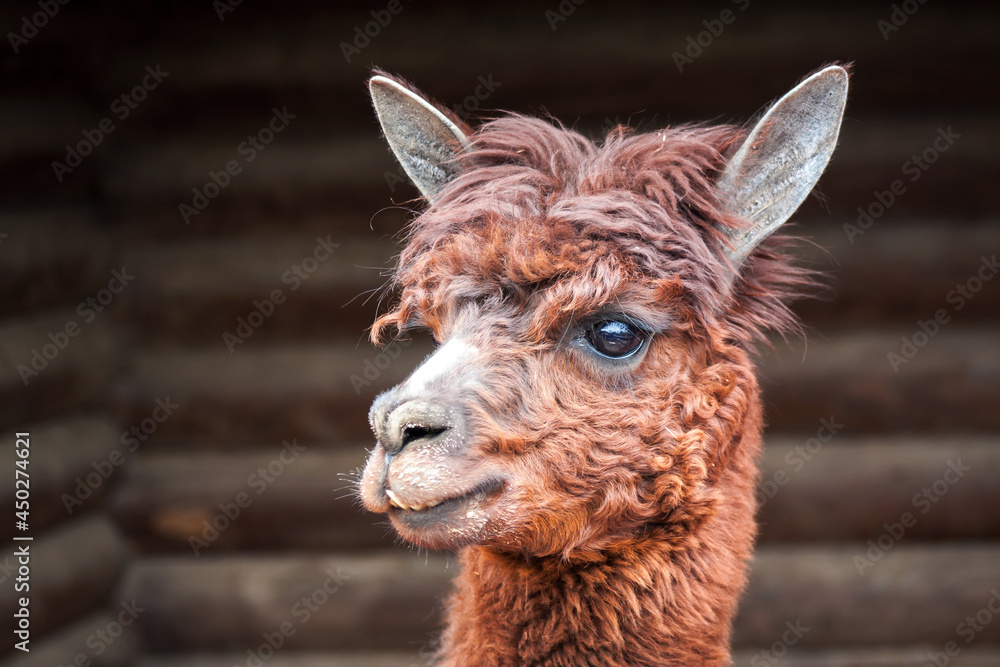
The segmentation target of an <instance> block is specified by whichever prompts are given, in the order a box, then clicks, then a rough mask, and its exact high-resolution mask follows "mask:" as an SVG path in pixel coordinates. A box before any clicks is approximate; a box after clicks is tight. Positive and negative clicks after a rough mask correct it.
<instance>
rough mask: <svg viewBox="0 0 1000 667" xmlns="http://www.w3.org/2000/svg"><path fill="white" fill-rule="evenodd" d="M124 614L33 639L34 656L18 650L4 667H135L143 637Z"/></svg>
mask: <svg viewBox="0 0 1000 667" xmlns="http://www.w3.org/2000/svg"><path fill="white" fill-rule="evenodd" d="M121 612H122V610H121V609H116V610H113V611H106V610H101V611H97V612H94V613H93V614H90V615H89V616H86V617H84V618H83V619H81V620H79V621H76V622H75V623H73V624H71V625H69V626H66V627H65V628H61V629H60V630H59V631H58V632H56V633H54V634H53V635H52V636H50V637H48V638H46V639H43V640H41V641H39V642H37V643H36V642H35V641H34V640H33V641H32V643H31V652H30V653H27V654H22V653H20V652H17V651H15V652H14V653H12V654H10V655H8V656H7V658H6V662H4V665H6V666H7V667H37V666H38V665H53V666H56V667H59V666H62V665H65V666H66V667H70V666H71V665H84V664H89V667H130V666H131V665H135V664H136V660H137V659H138V656H139V650H140V649H141V644H142V638H141V637H140V636H139V629H138V625H137V624H135V623H133V622H131V621H130V620H129V616H128V615H127V614H126V615H125V616H121ZM140 613H141V612H140ZM119 616H121V619H120V618H119ZM122 620H125V621H126V622H129V623H130V625H128V626H125V625H123V624H122ZM119 628H120V629H119ZM81 656H82V658H81ZM227 667H228V666H227Z"/></svg>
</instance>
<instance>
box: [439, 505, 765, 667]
mask: <svg viewBox="0 0 1000 667" xmlns="http://www.w3.org/2000/svg"><path fill="white" fill-rule="evenodd" d="M742 509H743V510H744V512H745V511H746V510H747V509H749V511H751V512H752V507H749V503H747V507H743V508H742ZM744 512H737V513H738V514H742V513H744ZM736 518H737V517H733V516H732V515H729V516H728V517H725V515H723V516H719V515H717V517H716V518H713V520H712V521H710V522H709V523H708V524H706V525H703V526H701V528H700V530H699V533H700V534H699V535H698V536H697V537H696V539H695V540H694V541H693V543H695V544H699V545H701V546H699V548H694V547H693V546H692V547H688V548H683V547H681V548H679V547H678V545H677V544H676V541H668V540H665V539H663V540H657V538H656V537H655V536H649V537H643V538H637V539H634V540H631V541H629V542H624V543H619V544H616V545H615V546H614V547H613V548H610V549H607V550H605V551H603V552H602V553H600V554H598V555H595V556H594V557H593V558H591V559H588V560H587V561H586V562H585V561H583V560H579V561H576V562H568V563H567V562H565V561H563V560H562V559H560V558H558V557H553V558H540V559H526V558H524V557H523V556H515V555H509V554H498V553H496V552H493V551H491V550H489V549H487V548H484V547H470V548H467V549H465V550H464V551H463V552H462V554H461V564H462V570H461V572H460V574H459V575H458V577H457V579H456V584H455V592H454V593H453V595H452V598H451V600H450V604H449V609H448V628H447V630H446V632H445V636H444V641H443V646H442V654H443V656H444V661H443V662H442V667H458V666H459V665H461V666H462V667H480V666H482V667H485V666H487V665H489V666H491V667H500V666H510V667H514V666H517V667H528V666H532V667H542V666H545V667H584V666H588V665H601V666H602V667H605V666H607V667H616V666H619V665H620V666H624V665H629V666H630V667H635V666H637V665H649V666H652V665H657V666H664V665H728V664H729V632H730V625H731V621H732V617H733V614H734V612H735V608H736V601H737V598H738V597H739V594H740V592H741V590H742V588H743V585H744V582H745V574H744V569H745V568H744V561H745V559H746V558H747V557H748V556H749V552H750V547H751V543H752V540H753V534H752V533H753V528H752V524H753V522H752V520H750V521H747V517H745V516H744V517H742V519H743V521H742V525H743V527H742V530H740V528H741V527H740V525H739V524H740V523H741V522H740V521H736V520H734V519H736ZM726 530H729V531H735V532H730V533H728V534H726V533H725V532H724V531H726ZM689 537H694V536H693V535H692V536H689ZM706 540H707V542H706ZM720 540H721V542H720ZM713 542H714V544H713ZM707 545H711V547H709V546H707Z"/></svg>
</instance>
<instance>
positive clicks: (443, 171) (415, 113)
mask: <svg viewBox="0 0 1000 667" xmlns="http://www.w3.org/2000/svg"><path fill="white" fill-rule="evenodd" d="M368 88H369V90H370V91H371V96H372V102H373V103H374V105H375V112H376V113H377V114H378V120H379V123H381V124H382V131H383V132H384V133H385V138H386V141H388V142H389V147H390V148H391V149H392V152H393V153H394V154H395V155H396V159H397V160H399V163H400V164H401V165H402V166H403V169H404V170H405V171H406V174H407V175H408V176H409V177H410V180H411V181H413V184H414V185H416V186H417V188H418V189H419V190H420V192H421V193H422V194H423V195H424V197H426V198H427V200H428V201H431V202H433V201H434V199H435V198H436V196H437V194H438V192H440V191H441V188H443V187H444V186H445V184H446V183H448V181H450V180H451V179H452V178H454V176H455V174H456V173H457V171H458V165H457V163H456V160H455V158H456V157H457V156H458V154H459V153H461V152H462V151H463V150H465V149H466V148H468V147H469V140H468V138H467V137H466V136H465V134H464V133H463V132H462V131H461V130H460V129H459V128H458V127H457V126H456V125H455V124H454V123H453V122H451V121H450V120H448V117H447V116H445V115H444V114H443V113H441V112H440V111H439V110H438V109H437V108H436V107H435V106H434V105H433V104H431V103H430V102H428V101H427V100H425V99H423V98H422V97H420V96H419V95H417V94H416V93H414V92H412V91H410V90H408V89H407V88H404V87H403V86H401V85H399V84H398V83H396V82H395V81H393V80H392V79H389V78H386V77H384V76H374V77H372V79H371V81H370V82H369V83H368Z"/></svg>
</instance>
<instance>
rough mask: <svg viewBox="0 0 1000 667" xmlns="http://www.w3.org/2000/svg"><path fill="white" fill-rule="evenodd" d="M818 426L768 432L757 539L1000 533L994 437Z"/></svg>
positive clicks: (999, 472)
mask: <svg viewBox="0 0 1000 667" xmlns="http://www.w3.org/2000/svg"><path fill="white" fill-rule="evenodd" d="M818 428H819V427H818ZM820 435H821V436H822V437H823V438H824V439H825V440H829V443H827V444H825V443H823V442H822V441H821V440H820V438H819V437H816V434H812V435H811V436H809V437H808V438H806V437H803V438H800V439H791V438H788V437H782V438H778V437H774V438H767V439H766V440H765V449H764V458H763V461H762V465H761V468H762V474H761V482H760V484H759V485H758V498H759V499H760V502H761V510H760V513H759V519H760V524H761V540H763V541H765V542H771V541H785V540H817V541H851V540H858V541H862V542H863V541H865V540H869V539H871V540H878V539H884V537H883V536H884V535H885V533H886V532H887V530H889V529H891V530H893V531H897V532H898V531H899V529H900V528H899V527H900V526H901V525H902V526H903V528H902V533H901V535H902V536H905V537H901V539H905V540H906V542H907V543H910V542H913V541H919V540H952V539H954V540H970V539H1000V516H997V513H996V512H983V511H982V508H984V507H996V506H997V505H1000V485H998V484H997V480H1000V439H998V438H995V437H988V438H984V437H981V438H976V437H971V438H969V437H966V438H962V437H954V436H952V437H940V438H937V439H930V438H926V437H924V438H921V437H907V436H893V437H890V438H886V439H858V438H852V437H850V436H847V435H839V436H834V438H835V439H830V437H829V434H828V433H827V432H823V433H821V434H820ZM904 524H905V525H904ZM887 526H888V527H889V528H887Z"/></svg>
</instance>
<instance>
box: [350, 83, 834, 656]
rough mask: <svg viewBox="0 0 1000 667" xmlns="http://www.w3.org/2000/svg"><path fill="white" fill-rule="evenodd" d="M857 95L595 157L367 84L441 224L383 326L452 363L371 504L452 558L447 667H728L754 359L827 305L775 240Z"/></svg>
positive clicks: (399, 394) (408, 394) (423, 378)
mask: <svg viewBox="0 0 1000 667" xmlns="http://www.w3.org/2000/svg"><path fill="white" fill-rule="evenodd" d="M847 79H848V74H847V71H846V70H845V69H844V68H842V67H838V66H831V67H827V68H826V69H823V70H821V71H818V72H816V73H814V74H813V75H811V76H810V77H808V78H806V79H805V80H804V81H802V82H801V83H800V84H799V85H798V86H796V87H795V88H794V89H792V90H791V91H790V92H789V93H788V94H786V95H785V96H784V97H782V98H781V99H780V100H779V101H778V102H777V103H775V104H774V105H773V106H772V107H771V108H770V109H769V110H768V111H767V112H766V114H765V115H764V116H763V117H762V118H761V120H760V121H759V122H758V123H757V124H756V125H754V126H753V127H752V128H750V129H741V128H737V127H731V126H722V127H708V126H703V125H690V126H683V127H675V128H670V129H665V130H662V131H659V132H652V133H646V134H634V133H631V132H630V131H628V130H627V129H626V128H622V127H619V128H616V129H614V130H612V131H611V132H610V133H609V134H608V135H607V137H606V139H605V140H604V141H603V142H602V143H601V144H595V143H593V142H591V141H590V140H588V139H586V138H584V137H583V136H581V135H580V134H578V133H576V132H573V131H570V130H567V129H565V128H564V127H562V126H557V125H554V124H552V123H550V122H547V121H543V120H540V119H536V118H530V117H524V116H521V115H516V114H507V115H503V116H501V117H499V118H497V119H494V120H491V121H489V122H486V123H485V124H483V125H482V126H481V127H480V128H478V129H477V130H475V131H473V129H472V128H471V127H469V126H468V125H466V124H465V123H464V122H463V121H461V120H460V119H458V118H457V117H456V116H455V115H453V114H452V113H450V112H449V111H448V110H447V109H446V108H445V107H443V106H440V105H437V104H435V103H434V102H432V101H430V100H428V98H426V97H425V96H423V95H421V94H420V93H419V92H418V91H417V90H416V89H415V88H413V87H411V86H410V85H409V84H407V83H405V82H404V81H402V80H400V79H397V78H393V77H391V76H388V75H386V74H383V73H381V72H378V71H376V73H375V75H374V76H373V77H372V78H371V80H370V82H369V88H370V92H371V95H372V98H373V102H374V106H375V110H376V113H377V116H378V119H379V121H380V123H381V125H382V130H383V132H384V134H385V137H386V140H387V141H388V144H389V146H390V148H391V149H392V151H393V153H394V154H395V156H396V158H397V159H398V160H399V161H400V162H401V163H402V166H403V168H404V169H405V171H406V172H407V174H408V175H409V177H410V178H411V179H412V180H413V182H414V184H415V185H416V186H417V188H418V189H419V190H420V192H421V193H422V195H423V196H424V198H426V200H427V201H428V203H429V207H428V208H427V209H426V210H425V211H424V212H423V213H422V214H420V215H419V216H418V217H416V219H415V220H414V221H413V223H412V227H411V229H410V233H409V236H408V239H407V243H406V245H405V248H404V249H403V251H402V253H401V255H400V257H399V262H398V267H397V268H396V271H395V273H394V280H393V284H394V286H395V288H396V290H397V294H398V295H397V297H396V301H395V302H394V305H393V306H392V308H391V309H390V311H389V312H387V313H385V314H383V315H381V316H380V317H379V318H378V319H377V320H376V322H375V324H374V325H373V327H372V338H373V340H374V341H380V340H383V339H385V337H386V334H388V333H392V332H394V333H395V335H397V336H398V335H402V334H405V332H407V331H409V330H411V329H414V328H421V329H426V330H429V332H430V333H431V334H432V336H433V338H434V340H435V342H436V343H437V345H438V347H437V348H436V349H435V351H434V352H433V353H432V354H431V355H430V356H429V357H428V358H427V359H426V360H425V361H424V362H423V363H422V364H421V365H420V366H419V367H418V368H417V369H416V370H415V371H414V372H413V373H412V374H411V375H410V376H409V377H408V378H407V379H406V380H405V381H404V382H402V383H401V384H399V385H398V386H396V387H395V388H393V389H391V390H389V391H387V392H384V393H382V394H381V395H380V396H378V397H377V398H376V400H375V402H374V404H373V405H372V408H371V412H370V415H369V419H370V422H371V426H372V429H373V431H374V432H375V436H376V439H377V444H376V446H375V448H374V450H373V451H372V452H371V454H370V457H369V459H368V462H367V464H366V465H365V468H364V471H363V473H362V477H361V482H360V489H359V493H360V497H361V500H362V503H363V504H364V506H365V507H366V508H367V509H368V510H371V511H373V512H378V513H388V515H389V518H390V520H391V522H392V524H393V526H394V528H395V529H396V531H397V532H398V533H399V535H400V536H401V537H402V538H403V539H404V540H406V541H407V542H409V543H411V544H413V545H417V546H419V547H424V548H431V549H452V550H457V551H458V552H459V556H458V558H459V564H460V570H459V572H458V574H457V576H456V579H455V582H454V585H453V586H454V590H453V591H452V593H451V594H450V597H449V598H448V600H447V603H446V614H445V615H446V618H445V622H446V627H445V630H444V633H443V636H442V638H441V643H440V648H439V656H438V659H439V664H440V665H442V667H473V666H487V665H489V666H512V667H513V666H529V665H530V666H547V667H580V666H589V665H593V666H595V667H596V666H598V665H599V666H601V667H614V666H619V665H630V666H636V665H644V666H653V665H656V666H657V667H661V666H663V665H688V666H690V665H727V664H729V661H730V648H729V641H730V632H731V625H732V618H733V615H734V612H735V609H736V606H737V600H738V598H739V596H740V594H741V592H742V590H743V588H744V586H745V583H746V570H747V562H748V559H749V557H750V555H751V550H752V546H753V542H754V539H755V534H756V525H755V520H754V511H755V501H754V489H755V483H756V479H757V474H758V473H757V465H756V461H757V458H758V455H759V453H760V447H761V429H762V409H761V401H760V392H759V388H758V384H757V381H756V378H755V373H754V366H753V361H752V348H753V346H754V344H755V342H758V341H761V340H762V339H763V336H764V332H765V331H766V330H776V331H778V332H781V333H786V332H795V331H797V330H798V328H799V325H798V324H797V321H796V319H795V317H794V316H793V314H792V313H791V311H790V310H789V309H788V305H787V304H788V301H789V300H790V299H791V298H794V297H796V296H799V295H801V294H803V293H804V292H805V291H807V290H808V289H809V287H810V286H811V285H813V284H814V282H813V279H812V275H811V273H810V272H808V271H805V270H803V269H801V268H796V267H794V266H791V265H790V263H789V257H788V256H787V254H786V252H785V251H784V247H785V246H786V245H787V242H788V239H787V238H783V237H778V236H771V237H770V238H769V235H770V234H771V233H772V232H773V231H775V229H776V228H777V227H779V226H780V225H781V224H782V223H783V222H784V221H785V220H787V219H788V218H789V216H791V214H792V213H793V212H794V211H795V209H797V208H798V206H799V204H801V202H802V201H803V200H804V199H805V197H806V196H807V195H808V194H809V192H810V191H811V190H812V188H813V186H814V185H815V183H816V181H817V179H818V178H819V176H820V174H821V173H822V171H823V169H824V168H825V166H826V164H827V162H828V161H829V158H830V155H831V153H832V151H833V148H834V146H835V144H836V142H837V136H838V134H839V130H840V123H841V119H842V115H843V110H844V104H845V101H846V95H847Z"/></svg>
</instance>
